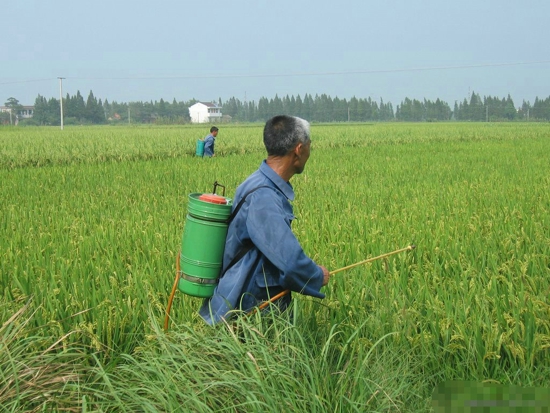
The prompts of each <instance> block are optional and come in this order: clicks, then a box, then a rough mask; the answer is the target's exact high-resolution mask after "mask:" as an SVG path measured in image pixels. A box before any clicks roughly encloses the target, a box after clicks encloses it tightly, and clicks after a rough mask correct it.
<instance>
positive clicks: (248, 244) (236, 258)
mask: <svg viewBox="0 0 550 413" xmlns="http://www.w3.org/2000/svg"><path fill="white" fill-rule="evenodd" d="M260 188H271V189H273V190H275V188H273V187H271V186H268V185H262V186H257V187H256V188H253V189H251V190H250V191H248V192H247V193H246V194H244V196H243V197H242V198H241V200H240V201H239V203H238V204H237V206H236V207H235V209H234V210H233V212H231V215H230V216H229V218H227V220H226V221H225V222H227V224H228V225H229V224H230V223H231V221H233V219H234V218H235V217H236V216H237V213H238V212H239V210H240V209H241V207H242V206H243V204H244V203H245V201H246V197H247V196H248V195H250V194H251V193H252V192H254V191H257V190H258V189H260ZM253 246H254V244H253V243H252V241H250V240H247V242H245V243H244V244H243V246H242V247H241V249H240V250H239V252H238V253H237V255H235V256H234V257H233V259H232V260H231V262H230V263H229V265H228V266H227V267H226V268H225V269H224V270H223V271H222V272H221V274H220V276H219V278H222V277H223V275H224V274H225V273H226V272H227V270H229V269H230V268H231V267H233V266H234V265H235V264H236V263H238V262H239V261H240V260H241V258H242V257H244V256H245V255H246V253H247V252H248V251H250V250H251V249H252V247H253Z"/></svg>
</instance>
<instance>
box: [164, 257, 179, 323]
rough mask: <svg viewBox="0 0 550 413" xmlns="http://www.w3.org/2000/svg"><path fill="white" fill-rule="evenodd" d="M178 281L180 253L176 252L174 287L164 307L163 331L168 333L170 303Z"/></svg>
mask: <svg viewBox="0 0 550 413" xmlns="http://www.w3.org/2000/svg"><path fill="white" fill-rule="evenodd" d="M179 279H180V252H179V251H178V256H177V257H176V278H175V279H174V286H173V287H172V292H171V293H170V298H168V306H167V307H166V317H165V318H164V331H165V332H166V331H168V324H169V322H170V309H171V308H172V302H173V301H174V295H175V294H176V290H177V289H178V281H179Z"/></svg>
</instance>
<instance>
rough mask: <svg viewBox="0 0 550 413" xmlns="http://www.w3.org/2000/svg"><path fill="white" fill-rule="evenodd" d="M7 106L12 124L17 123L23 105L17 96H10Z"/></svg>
mask: <svg viewBox="0 0 550 413" xmlns="http://www.w3.org/2000/svg"><path fill="white" fill-rule="evenodd" d="M5 106H6V107H7V108H8V110H9V112H8V116H9V119H10V124H11V125H13V124H14V123H17V118H18V117H19V112H21V110H22V109H23V105H21V104H20V103H19V101H18V100H17V99H16V98H14V97H10V98H8V100H7V101H6V103H5Z"/></svg>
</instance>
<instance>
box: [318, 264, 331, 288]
mask: <svg viewBox="0 0 550 413" xmlns="http://www.w3.org/2000/svg"><path fill="white" fill-rule="evenodd" d="M319 268H321V269H322V270H323V285H327V284H328V279H329V278H330V274H329V272H328V270H327V269H326V268H325V267H323V266H322V265H319Z"/></svg>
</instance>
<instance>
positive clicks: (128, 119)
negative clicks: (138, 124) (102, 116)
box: [128, 104, 130, 125]
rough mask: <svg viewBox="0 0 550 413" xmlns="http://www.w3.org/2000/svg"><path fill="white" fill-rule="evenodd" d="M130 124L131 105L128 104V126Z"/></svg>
mask: <svg viewBox="0 0 550 413" xmlns="http://www.w3.org/2000/svg"><path fill="white" fill-rule="evenodd" d="M129 124H130V104H128V125H129Z"/></svg>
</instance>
